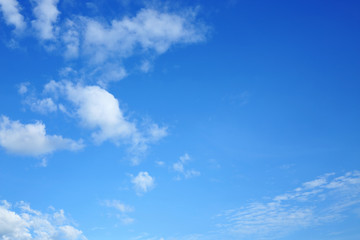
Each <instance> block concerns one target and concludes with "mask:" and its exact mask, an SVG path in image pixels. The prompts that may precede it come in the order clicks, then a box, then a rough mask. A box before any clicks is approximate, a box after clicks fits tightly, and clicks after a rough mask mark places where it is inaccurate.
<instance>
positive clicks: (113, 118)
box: [45, 81, 167, 164]
mask: <svg viewBox="0 0 360 240" xmlns="http://www.w3.org/2000/svg"><path fill="white" fill-rule="evenodd" d="M45 92H46V93H50V94H53V95H55V96H56V95H63V96H64V97H65V98H66V99H67V100H68V101H70V102H71V103H72V104H73V107H75V108H74V111H75V115H76V116H77V117H78V118H79V119H80V122H81V124H82V125H83V126H84V127H86V128H89V129H91V130H93V131H94V132H93V133H92V137H93V139H94V141H95V142H96V143H98V144H100V143H102V142H104V141H107V140H110V141H112V142H114V143H115V144H117V145H119V144H120V143H125V144H127V145H129V146H130V147H129V148H128V151H129V153H130V154H131V155H132V162H133V164H138V163H139V161H140V160H139V159H140V158H141V157H142V155H144V154H145V152H146V150H147V149H148V144H150V143H153V142H156V141H158V140H160V139H161V138H163V137H165V136H166V135H167V132H166V128H160V127H159V126H158V125H157V124H153V123H150V124H146V126H145V129H144V130H143V131H142V130H140V129H138V128H137V126H136V124H135V123H134V122H132V121H130V120H128V119H127V118H126V117H125V116H124V113H123V111H122V109H121V108H120V106H119V101H118V100H117V99H116V98H115V97H114V96H113V95H112V94H111V93H109V92H108V91H106V90H105V89H103V88H101V87H99V86H83V85H80V84H77V85H74V84H73V83H70V82H55V81H51V82H49V83H48V84H47V85H46V86H45Z"/></svg>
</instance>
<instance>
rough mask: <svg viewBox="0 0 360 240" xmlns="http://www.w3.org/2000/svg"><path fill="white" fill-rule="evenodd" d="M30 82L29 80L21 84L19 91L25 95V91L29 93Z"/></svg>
mask: <svg viewBox="0 0 360 240" xmlns="http://www.w3.org/2000/svg"><path fill="white" fill-rule="evenodd" d="M29 85H30V83H29V82H23V83H21V84H20V85H19V88H18V93H19V94H21V95H23V94H25V93H27V92H28V91H29V89H28V87H29Z"/></svg>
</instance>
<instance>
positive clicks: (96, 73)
mask: <svg viewBox="0 0 360 240" xmlns="http://www.w3.org/2000/svg"><path fill="white" fill-rule="evenodd" d="M58 2H59V1H58V0H34V8H33V9H32V11H33V15H34V16H35V19H34V20H32V21H31V25H32V28H31V29H30V30H31V31H30V32H29V33H30V34H28V35H23V36H32V35H35V36H36V37H37V38H39V39H41V40H44V41H46V42H45V44H43V45H44V47H45V48H46V49H51V50H54V51H55V49H59V51H58V52H59V53H60V54H61V55H63V56H64V57H65V58H66V59H77V60H79V61H80V62H82V63H84V64H83V65H82V72H83V73H84V75H86V76H85V77H86V79H88V80H91V81H94V79H96V82H97V83H98V84H100V85H102V86H104V85H106V84H108V83H109V82H111V81H118V80H121V79H123V78H124V77H125V76H127V73H128V71H127V70H126V69H125V67H124V61H125V59H126V58H129V57H133V56H138V55H146V59H148V60H146V61H144V58H143V57H141V60H139V62H138V64H136V66H137V67H136V68H137V70H140V71H142V72H148V71H149V70H150V69H151V67H152V62H150V61H149V59H154V56H157V55H160V54H163V53H165V52H166V51H167V50H168V49H169V48H170V47H171V46H174V45H178V44H191V43H197V42H201V41H204V40H205V36H206V33H207V27H206V26H205V25H204V24H202V23H200V21H199V20H198V19H197V12H196V11H195V10H192V9H187V10H183V11H177V12H175V11H173V12H169V11H165V10H159V9H155V8H143V9H140V10H139V11H138V12H137V14H136V15H135V16H132V17H128V16H123V17H118V18H115V19H107V20H106V21H99V18H90V17H86V16H81V15H73V16H72V17H71V18H66V17H64V18H62V19H61V18H60V17H59V15H60V11H59V10H58V8H57V4H58ZM0 7H1V10H2V12H3V15H4V17H5V20H6V23H7V24H9V25H14V26H15V27H16V29H17V30H20V29H24V28H25V26H26V23H25V21H24V17H23V16H22V15H21V14H20V13H19V9H20V7H19V4H18V2H17V1H16V0H0ZM29 18H30V17H29ZM55 46H56V48H55ZM129 66H132V65H129ZM139 66H140V67H139Z"/></svg>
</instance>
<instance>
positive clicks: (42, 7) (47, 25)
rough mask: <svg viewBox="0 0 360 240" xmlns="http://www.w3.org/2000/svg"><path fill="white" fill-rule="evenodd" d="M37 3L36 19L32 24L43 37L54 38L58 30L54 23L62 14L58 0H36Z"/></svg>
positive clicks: (35, 8) (44, 38)
mask: <svg viewBox="0 0 360 240" xmlns="http://www.w3.org/2000/svg"><path fill="white" fill-rule="evenodd" d="M35 3H36V6H35V7H34V9H33V12H34V15H35V17H36V20H33V21H32V25H33V27H34V29H36V31H37V32H38V35H39V37H40V38H41V39H43V40H52V39H54V38H55V32H56V29H55V27H54V24H55V23H56V21H57V18H58V15H59V14H60V12H59V10H58V9H57V6H56V5H57V3H58V0H35Z"/></svg>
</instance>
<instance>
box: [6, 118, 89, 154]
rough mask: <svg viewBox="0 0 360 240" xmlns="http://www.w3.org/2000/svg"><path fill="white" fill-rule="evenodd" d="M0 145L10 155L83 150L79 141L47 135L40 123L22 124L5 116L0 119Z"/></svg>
mask: <svg viewBox="0 0 360 240" xmlns="http://www.w3.org/2000/svg"><path fill="white" fill-rule="evenodd" d="M0 145H1V146H2V147H3V148H5V149H6V150H7V151H9V152H11V153H15V154H20V155H31V156H38V155H44V154H48V153H52V152H54V151H57V150H71V151H74V150H79V149H81V148H83V144H82V143H81V141H77V142H76V141H74V140H71V139H67V138H63V137H62V136H58V135H47V134H46V130H45V125H44V124H43V123H41V122H36V123H29V124H22V123H20V122H19V121H12V120H10V119H9V118H8V117H6V116H1V117H0Z"/></svg>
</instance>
